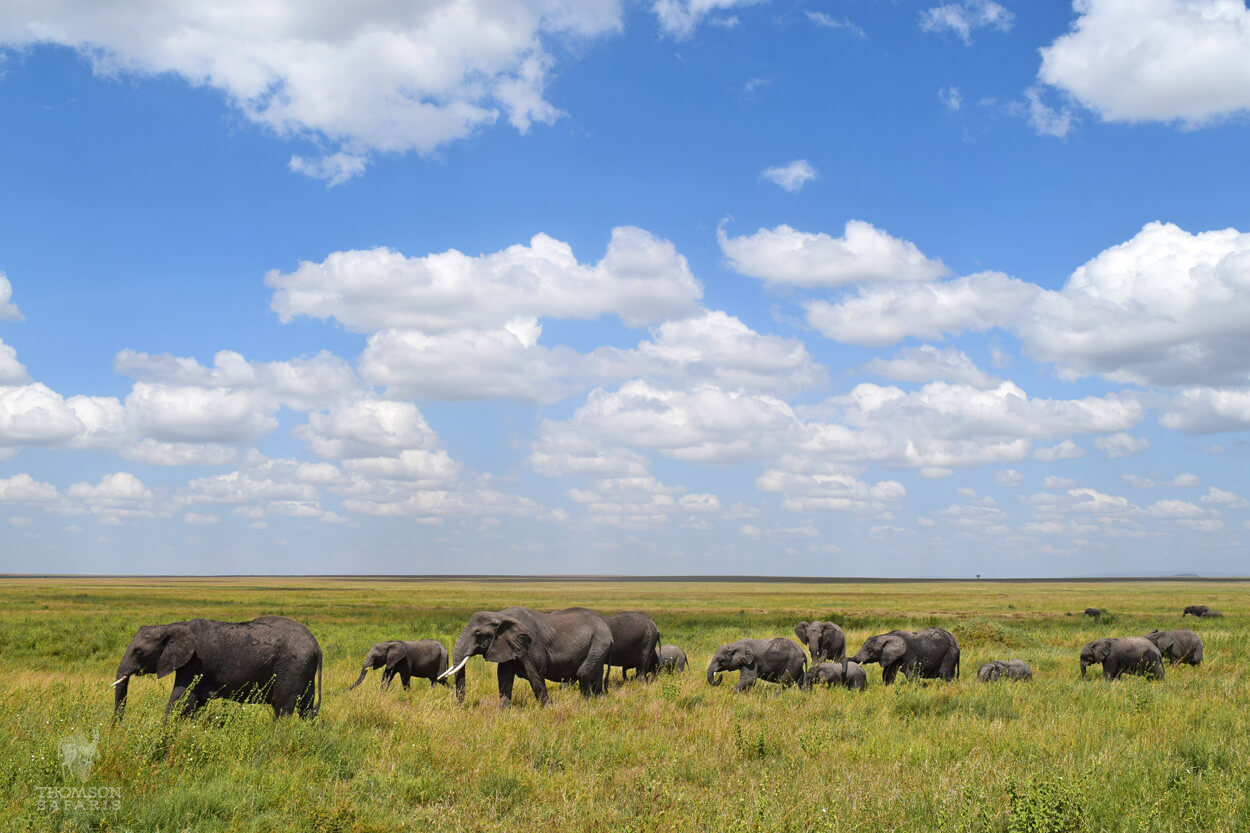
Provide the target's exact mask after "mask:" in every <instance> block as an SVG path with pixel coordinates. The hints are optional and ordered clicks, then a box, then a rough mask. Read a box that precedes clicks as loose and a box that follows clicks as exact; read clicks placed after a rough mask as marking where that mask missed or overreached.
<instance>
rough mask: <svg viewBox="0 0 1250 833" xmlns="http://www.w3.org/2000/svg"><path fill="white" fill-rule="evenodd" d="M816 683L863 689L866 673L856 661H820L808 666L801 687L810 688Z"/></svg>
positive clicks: (866, 683)
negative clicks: (817, 663)
mask: <svg viewBox="0 0 1250 833" xmlns="http://www.w3.org/2000/svg"><path fill="white" fill-rule="evenodd" d="M817 683H822V684H824V685H826V686H835V685H836V686H841V687H842V688H849V689H851V690H852V691H863V690H864V689H865V688H867V687H868V674H867V672H865V671H864V666H862V665H860V664H859V663H858V662H846V663H841V662H822V663H820V664H819V665H813V666H812V667H811V668H809V669H808V670H807V674H806V675H804V677H803V688H807V689H810V688H811V687H812V686H813V685H815V684H817Z"/></svg>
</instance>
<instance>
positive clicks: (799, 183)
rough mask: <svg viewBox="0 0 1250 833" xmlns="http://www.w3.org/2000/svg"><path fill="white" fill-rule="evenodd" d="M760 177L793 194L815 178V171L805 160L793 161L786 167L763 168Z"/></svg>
mask: <svg viewBox="0 0 1250 833" xmlns="http://www.w3.org/2000/svg"><path fill="white" fill-rule="evenodd" d="M760 176H762V177H763V178H764V179H767V180H768V181H769V182H772V183H774V184H776V185H778V186H780V187H782V188H784V189H785V190H787V191H789V192H790V193H794V192H796V191H798V190H799V189H800V188H802V187H803V186H804V185H805V184H807V183H808V182H810V181H811V180H813V179H815V178H816V169H815V168H813V167H812V165H811V163H810V162H808V161H807V160H806V159H795V160H794V161H793V162H790V163H788V164H786V165H779V166H777V167H774V168H765V169H764V170H763V171H762V172H761V173H760Z"/></svg>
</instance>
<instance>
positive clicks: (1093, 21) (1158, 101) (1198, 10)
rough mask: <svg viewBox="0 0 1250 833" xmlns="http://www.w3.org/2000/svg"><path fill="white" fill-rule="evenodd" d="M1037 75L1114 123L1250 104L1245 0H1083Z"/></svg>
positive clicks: (1189, 116) (1191, 122)
mask: <svg viewBox="0 0 1250 833" xmlns="http://www.w3.org/2000/svg"><path fill="white" fill-rule="evenodd" d="M1074 5H1075V7H1076V10H1077V13H1078V17H1077V19H1076V20H1075V22H1074V23H1073V25H1072V30H1071V31H1070V32H1068V33H1067V34H1065V35H1062V36H1061V37H1059V38H1058V39H1056V40H1055V41H1054V43H1052V44H1050V45H1049V46H1046V47H1043V48H1042V50H1041V52H1042V64H1041V68H1040V69H1039V71H1038V78H1039V79H1040V80H1041V81H1043V82H1045V83H1047V84H1050V85H1052V86H1054V87H1058V88H1060V89H1062V90H1063V91H1064V92H1065V93H1067V94H1068V95H1070V96H1072V97H1073V98H1075V99H1076V100H1078V101H1080V102H1081V103H1082V104H1083V105H1085V106H1086V107H1088V108H1090V109H1091V110H1093V111H1095V112H1097V113H1098V114H1099V115H1100V116H1101V117H1102V119H1103V120H1105V121H1112V122H1141V121H1163V122H1173V121H1180V122H1182V123H1184V124H1185V125H1186V126H1188V127H1198V126H1201V125H1203V124H1207V123H1209V122H1210V121H1212V120H1213V119H1217V118H1219V117H1221V116H1226V115H1231V114H1234V113H1239V112H1244V111H1246V110H1250V62H1248V61H1247V60H1246V55H1247V54H1250V10H1247V8H1246V4H1245V2H1244V0H1080V2H1078V3H1075V4H1074Z"/></svg>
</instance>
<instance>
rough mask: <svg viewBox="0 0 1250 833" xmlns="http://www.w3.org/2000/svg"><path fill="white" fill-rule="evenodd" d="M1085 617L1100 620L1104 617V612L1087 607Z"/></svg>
mask: <svg viewBox="0 0 1250 833" xmlns="http://www.w3.org/2000/svg"><path fill="white" fill-rule="evenodd" d="M1085 615H1086V616H1088V617H1090V618H1091V619H1098V618H1099V617H1101V616H1102V611H1101V610H1099V609H1098V608H1096V607H1087V608H1085Z"/></svg>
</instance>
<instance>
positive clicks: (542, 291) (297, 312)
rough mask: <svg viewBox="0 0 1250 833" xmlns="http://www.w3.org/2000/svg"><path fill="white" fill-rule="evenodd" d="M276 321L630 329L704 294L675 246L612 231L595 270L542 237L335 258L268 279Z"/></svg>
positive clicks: (687, 309) (692, 309)
mask: <svg viewBox="0 0 1250 833" xmlns="http://www.w3.org/2000/svg"><path fill="white" fill-rule="evenodd" d="M265 282H266V283H267V284H268V285H269V286H270V287H272V288H273V289H274V290H275V292H274V296H273V301H272V307H273V309H274V310H275V311H276V312H277V313H278V317H279V318H280V319H281V320H282V321H290V320H291V319H293V318H295V317H297V316H301V315H306V316H310V317H312V318H321V319H328V318H337V319H338V320H339V321H340V322H341V323H342V324H343V325H344V326H346V327H348V328H349V329H352V330H356V331H359V332H372V331H376V330H382V329H387V328H399V329H412V330H420V331H421V332H425V333H446V332H452V331H456V330H497V329H502V328H505V327H507V326H508V325H510V324H512V323H513V322H518V321H521V322H524V321H529V320H534V319H537V318H542V317H551V318H580V319H592V320H593V319H596V318H599V317H600V316H602V315H605V314H615V315H618V316H620V318H621V320H622V321H624V322H625V324H626V325H628V326H631V327H636V326H642V325H645V324H649V323H653V322H656V321H662V320H665V319H668V318H677V317H681V316H684V315H691V314H694V313H696V312H697V311H698V307H697V305H696V302H697V301H698V299H699V298H700V296H701V295H702V293H703V288H702V286H700V284H699V282H698V281H697V280H695V278H694V276H693V275H691V274H690V269H689V266H688V265H687V263H686V259H685V258H684V257H682V256H681V255H680V254H679V253H678V252H677V249H676V248H675V247H674V246H673V244H672V243H669V242H668V241H666V240H660V239H658V238H656V237H654V236H652V235H651V234H649V233H648V232H646V231H643V230H642V229H639V228H631V227H618V228H615V229H613V230H612V239H611V242H610V243H609V244H608V251H607V254H606V255H605V256H604V258H603V259H602V260H600V261H599V262H598V263H597V264H594V265H590V266H586V265H582V264H580V263H578V261H577V258H576V257H574V255H573V250H572V248H571V247H570V246H569V245H568V244H567V243H562V242H560V241H559V240H555V239H553V238H551V237H548V236H547V235H545V234H539V235H536V236H535V237H534V238H533V239H532V240H531V241H530V243H529V245H528V246H522V245H518V246H510V247H509V248H507V249H504V250H503V251H500V252H495V253H493V254H488V255H481V256H479V257H470V256H468V255H465V254H462V253H460V252H458V251H456V250H454V249H452V250H449V251H446V252H442V253H440V254H432V255H428V256H426V257H405V256H404V255H402V254H400V253H398V252H395V251H392V250H390V249H385V248H378V249H368V250H353V251H344V252H335V253H334V254H331V255H330V256H329V257H327V258H326V259H325V260H324V261H322V262H321V263H310V262H307V261H304V262H301V263H300V265H299V268H298V269H296V270H295V271H294V272H290V273H281V272H277V271H273V272H270V273H269V274H268V275H267V276H266V278H265Z"/></svg>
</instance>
